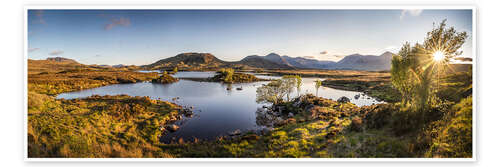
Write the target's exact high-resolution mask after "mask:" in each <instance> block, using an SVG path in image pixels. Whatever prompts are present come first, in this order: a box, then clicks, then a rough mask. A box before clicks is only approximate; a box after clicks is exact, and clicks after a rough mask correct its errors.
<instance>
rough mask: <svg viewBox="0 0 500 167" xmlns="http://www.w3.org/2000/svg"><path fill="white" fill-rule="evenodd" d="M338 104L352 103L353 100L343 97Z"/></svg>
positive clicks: (338, 100)
mask: <svg viewBox="0 0 500 167" xmlns="http://www.w3.org/2000/svg"><path fill="white" fill-rule="evenodd" d="M337 102H339V103H348V102H351V99H349V98H348V97H345V96H342V97H340V98H339V99H337Z"/></svg>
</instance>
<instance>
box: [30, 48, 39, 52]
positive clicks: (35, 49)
mask: <svg viewBox="0 0 500 167" xmlns="http://www.w3.org/2000/svg"><path fill="white" fill-rule="evenodd" d="M39 49H40V48H28V52H34V51H37V50H39Z"/></svg>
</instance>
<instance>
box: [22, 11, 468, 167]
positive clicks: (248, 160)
mask: <svg viewBox="0 0 500 167" xmlns="http://www.w3.org/2000/svg"><path fill="white" fill-rule="evenodd" d="M33 9H35V10H36V9H45V10H50V9H68V10H71V9H75V10H78V9H82V10H83V9H90V10H92V9H96V10H98V9H102V10H106V9H110V10H115V9H116V10H118V9H123V10H134V9H137V10H147V9H164V10H177V9H186V10H189V9H193V10H196V9H200V10H203V9H205V10H238V9H242V10H293V9H296V10H341V9H352V10H356V9H360V10H370V9H372V10H391V9H392V10H402V9H423V10H426V9H442V10H446V9H469V10H472V69H473V72H472V78H473V80H472V86H473V89H472V98H473V103H472V108H473V112H472V119H473V120H472V121H473V122H472V135H473V136H472V137H473V138H472V140H473V141H472V158H29V157H28V143H27V142H28V32H27V31H28V10H33ZM23 13H24V33H23V34H24V37H23V38H24V92H23V93H24V97H25V98H24V112H23V114H24V120H23V121H24V127H23V130H24V132H23V133H24V157H23V158H24V161H29V162H68V161H71V162H91V161H92V162H130V161H137V162H158V161H160V162H235V161H236V162H346V161H347V162H475V161H477V150H476V148H477V145H476V144H477V139H476V136H477V134H476V132H477V130H476V126H477V121H476V118H477V117H476V116H477V115H476V112H477V101H476V99H477V95H476V92H477V88H476V85H477V81H476V75H477V73H476V66H477V64H476V62H477V47H476V41H477V33H476V31H477V28H476V25H477V24H476V20H477V14H476V6H475V5H411V6H408V5H156V6H153V5H78V6H76V5H26V6H24V10H23Z"/></svg>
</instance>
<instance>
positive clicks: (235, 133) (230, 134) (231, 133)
mask: <svg viewBox="0 0 500 167" xmlns="http://www.w3.org/2000/svg"><path fill="white" fill-rule="evenodd" d="M237 135H241V130H239V129H236V130H235V131H232V132H229V136H237Z"/></svg>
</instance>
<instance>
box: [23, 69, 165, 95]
mask: <svg viewBox="0 0 500 167" xmlns="http://www.w3.org/2000/svg"><path fill="white" fill-rule="evenodd" d="M157 77H158V73H140V72H129V71H122V72H119V71H90V70H65V71H61V72H57V73H42V74H30V75H28V90H29V91H33V92H37V93H40V94H47V95H56V94H59V93H63V92H70V91H76V90H82V89H89V88H96V87H100V86H105V85H110V84H118V83H135V82H142V81H151V80H152V79H154V78H157Z"/></svg>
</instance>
